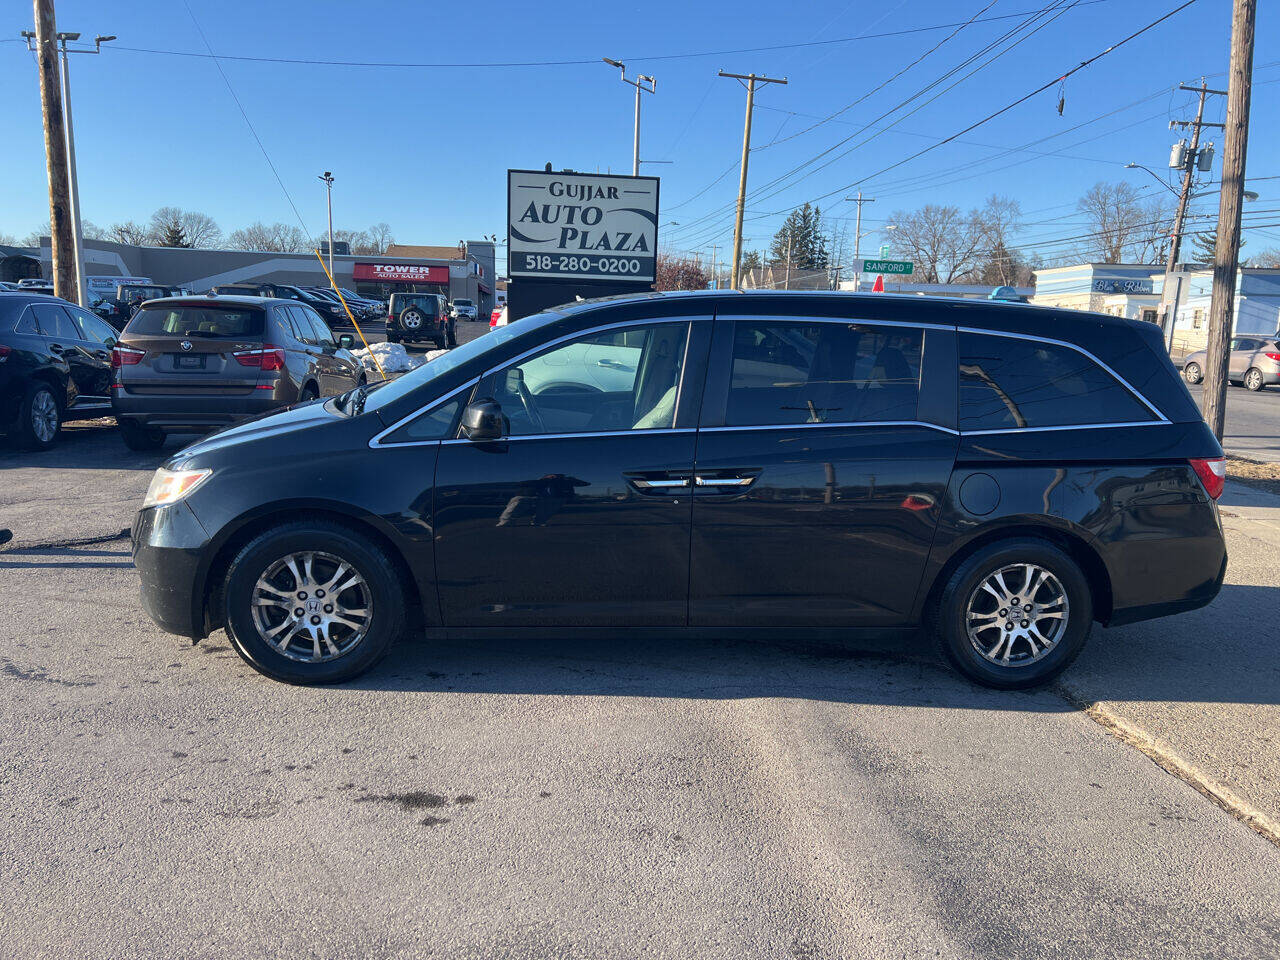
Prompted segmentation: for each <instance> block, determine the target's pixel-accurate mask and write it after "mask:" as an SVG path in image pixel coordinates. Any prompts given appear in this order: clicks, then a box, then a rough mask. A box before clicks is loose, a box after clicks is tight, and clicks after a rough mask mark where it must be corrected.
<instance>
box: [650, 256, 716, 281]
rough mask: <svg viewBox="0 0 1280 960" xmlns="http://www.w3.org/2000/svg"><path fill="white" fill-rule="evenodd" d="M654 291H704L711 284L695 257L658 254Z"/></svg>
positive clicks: (700, 263)
mask: <svg viewBox="0 0 1280 960" xmlns="http://www.w3.org/2000/svg"><path fill="white" fill-rule="evenodd" d="M655 277H656V281H655V283H654V289H655V290H705V289H706V288H707V286H708V285H709V284H710V283H711V278H710V277H709V276H707V271H706V270H704V269H703V267H702V262H701V261H700V260H698V259H697V258H695V257H684V256H672V255H671V254H669V253H659V254H658V260H657V272H656V273H655Z"/></svg>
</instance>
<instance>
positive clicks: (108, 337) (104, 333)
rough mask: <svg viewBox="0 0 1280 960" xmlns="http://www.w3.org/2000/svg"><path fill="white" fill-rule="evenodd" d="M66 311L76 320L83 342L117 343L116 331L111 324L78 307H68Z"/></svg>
mask: <svg viewBox="0 0 1280 960" xmlns="http://www.w3.org/2000/svg"><path fill="white" fill-rule="evenodd" d="M65 309H66V310H67V311H68V312H69V313H70V314H71V316H72V317H74V318H75V321H76V325H77V326H78V327H79V328H80V335H81V336H80V338H81V339H82V340H88V341H90V342H91V343H106V344H114V343H115V342H116V331H115V329H114V328H113V327H112V326H111V325H110V324H109V323H106V322H105V321H104V320H102V319H101V318H99V317H95V316H94V315H93V314H92V313H89V312H88V311H87V310H81V309H80V308H78V307H66V308H65Z"/></svg>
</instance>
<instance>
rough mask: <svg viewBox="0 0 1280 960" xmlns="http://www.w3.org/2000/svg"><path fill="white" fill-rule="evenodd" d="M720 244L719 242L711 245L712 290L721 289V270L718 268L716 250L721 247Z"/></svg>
mask: <svg viewBox="0 0 1280 960" xmlns="http://www.w3.org/2000/svg"><path fill="white" fill-rule="evenodd" d="M719 246H720V245H719V244H718V243H713V244H712V245H711V289H712V290H719V289H720V271H719V269H717V264H716V250H717V249H719Z"/></svg>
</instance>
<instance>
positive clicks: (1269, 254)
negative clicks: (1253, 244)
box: [1249, 247, 1280, 268]
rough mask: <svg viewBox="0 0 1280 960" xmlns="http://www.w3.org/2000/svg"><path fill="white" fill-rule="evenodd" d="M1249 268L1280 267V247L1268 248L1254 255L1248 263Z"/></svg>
mask: <svg viewBox="0 0 1280 960" xmlns="http://www.w3.org/2000/svg"><path fill="white" fill-rule="evenodd" d="M1249 266H1251V267H1271V268H1275V267H1280V247H1268V248H1267V249H1266V250H1263V251H1261V252H1260V253H1258V254H1256V255H1255V256H1254V257H1253V258H1252V260H1251V261H1250V263H1249Z"/></svg>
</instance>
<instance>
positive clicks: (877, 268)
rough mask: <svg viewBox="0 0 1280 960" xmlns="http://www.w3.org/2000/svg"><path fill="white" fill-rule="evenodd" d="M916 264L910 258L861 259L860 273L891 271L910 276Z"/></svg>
mask: <svg viewBox="0 0 1280 960" xmlns="http://www.w3.org/2000/svg"><path fill="white" fill-rule="evenodd" d="M915 269H916V265H915V264H914V263H912V262H911V261H910V260H863V261H862V269H861V270H860V271H859V272H860V273H893V274H899V275H901V276H907V277H909V276H911V274H912V273H914V272H915Z"/></svg>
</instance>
